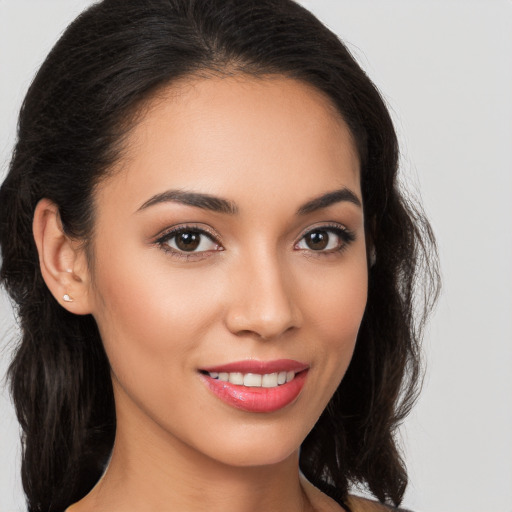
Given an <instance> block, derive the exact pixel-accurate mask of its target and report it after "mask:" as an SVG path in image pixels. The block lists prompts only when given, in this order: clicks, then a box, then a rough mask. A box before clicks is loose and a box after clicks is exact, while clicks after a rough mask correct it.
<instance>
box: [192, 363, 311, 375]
mask: <svg viewBox="0 0 512 512" xmlns="http://www.w3.org/2000/svg"><path fill="white" fill-rule="evenodd" d="M308 367H309V365H307V364H305V363H301V362H300V361H295V360H293V359H276V360H275V361H258V360H255V359H248V360H245V361H234V362H232V363H226V364H220V365H216V366H208V367H205V368H201V370H203V371H205V372H208V373H212V372H216V373H221V372H226V373H235V372H237V373H257V374H261V375H265V374H269V373H278V372H295V373H298V372H301V371H303V370H306V369H307V368H308Z"/></svg>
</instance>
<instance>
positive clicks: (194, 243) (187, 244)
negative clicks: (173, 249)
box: [176, 232, 201, 251]
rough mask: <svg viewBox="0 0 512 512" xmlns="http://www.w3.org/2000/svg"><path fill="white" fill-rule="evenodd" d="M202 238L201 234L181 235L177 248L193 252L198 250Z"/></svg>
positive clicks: (177, 240)
mask: <svg viewBox="0 0 512 512" xmlns="http://www.w3.org/2000/svg"><path fill="white" fill-rule="evenodd" d="M200 237H201V235H200V234H199V233H190V232H189V233H181V234H179V235H178V236H177V237H176V246H177V247H178V249H180V250H182V251H193V250H194V249H197V248H198V246H199V243H200V241H201V239H200Z"/></svg>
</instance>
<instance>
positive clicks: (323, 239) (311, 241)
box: [304, 231, 329, 251]
mask: <svg viewBox="0 0 512 512" xmlns="http://www.w3.org/2000/svg"><path fill="white" fill-rule="evenodd" d="M304 239H305V241H306V245H307V246H308V247H309V248H310V249H312V250H313V251H321V250H323V249H325V248H326V247H327V245H328V244H329V233H328V232H327V231H312V232H311V233H308V234H307V235H306V236H305V237H304Z"/></svg>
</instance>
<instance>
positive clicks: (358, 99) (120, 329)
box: [0, 0, 436, 512]
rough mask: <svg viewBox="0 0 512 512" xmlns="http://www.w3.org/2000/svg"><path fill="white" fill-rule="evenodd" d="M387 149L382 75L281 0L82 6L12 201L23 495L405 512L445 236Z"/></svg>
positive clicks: (21, 161) (5, 240)
mask: <svg viewBox="0 0 512 512" xmlns="http://www.w3.org/2000/svg"><path fill="white" fill-rule="evenodd" d="M397 156H398V148H397V143H396V136H395V133H394V130H393V126H392V123H391V120H390V118H389V114H388V112H387V110H386V108H385V106H384V104H383V102H382V100H381V98H380V96H379V94H378V92H377V90H376V89H375V87H374V86H373V84H372V83H371V82H370V80H369V79H368V78H367V77H366V75H365V74H364V73H363V71H362V70H361V69H360V68H359V67H358V65H357V64H356V63H355V61H354V60H353V59H352V57H351V56H350V55H349V53H348V52H347V50H346V49H345V47H344V46H343V45H342V44H341V43H340V41H339V40H338V39H337V38H336V37H335V36H334V35H333V34H332V33H331V32H329V31H328V30H327V29H326V28H325V27H323V26H322V25H321V24H320V23H319V22H318V21H317V20H316V19H315V18H314V17H313V16H312V15H311V14H310V13H308V12H307V11H306V10H305V9H304V8H302V7H300V6H298V5H297V4H295V3H294V2H292V1H288V0H263V1H262V0H258V1H256V0H254V1H252V0H250V1H248V0H234V1H228V2H226V1H225V0H194V1H191V0H128V1H126V0H123V1H121V0H105V1H103V2H100V3H98V4H97V5H95V6H93V7H92V8H90V9H89V10H88V11H86V12H85V13H83V14H82V15H81V16H80V17H79V18H78V19H77V20H76V21H75V22H74V23H73V24H72V25H71V26H70V27H69V28H68V30H67V31H66V33H65V34H64V35H63V37H62V38H61V40H60V41H59V42H58V43H57V45H56V46H55V48H54V49H53V50H52V52H51V53H50V55H49V56H48V58H47V60H46V62H45V63H44V64H43V66H42V68H41V69H40V71H39V73H38V75H37V77H36V79H35V80H34V82H33V84H32V86H31V87H30V90H29V92H28V94H27V97H26V99H25V102H24V105H23V108H22V111H21V114H20V123H19V134H18V142H17V145H16V148H15V152H14V155H13V159H12V162H11V167H10V171H9V174H8V176H7V179H6V180H5V182H4V184H3V185H2V188H1V191H0V204H1V206H0V208H1V213H0V215H1V219H2V227H1V232H0V243H1V247H2V258H3V262H2V280H3V283H4V285H5V287H6V289H7V290H8V291H9V293H10V294H11V296H12V297H13V299H14V301H15V302H16V303H17V304H18V308H19V318H20V323H21V328H22V340H21V342H20V345H19V349H18V351H17V353H16V356H15V359H14V361H13V363H12V365H11V368H10V379H11V388H12V394H13V398H14V401H15V405H16V409H17V414H18V418H19V420H20V423H21V426H22V429H23V433H24V435H23V446H24V452H23V466H22V478H23V484H24V489H25V492H26V494H27V500H28V505H29V509H30V510H33V511H48V510H52V511H62V510H66V509H67V510H70V511H72V512H75V511H76V512H82V511H91V510H94V511H102V510H109V511H116V510H123V511H125V512H128V511H131V510H134V511H135V510H137V511H139V510H162V511H165V510H190V511H192V510H203V509H205V508H208V509H209V510H216V509H220V508H221V507H222V509H223V510H225V509H226V508H228V509H229V508H232V509H236V510H248V511H249V510H254V509H256V508H257V509H261V508H265V509H268V510H280V511H287V510H317V511H323V510H326V511H327V510H333V511H334V510H353V511H356V510H372V509H373V508H375V507H376V508H375V509H376V510H380V509H381V508H379V507H382V509H383V510H385V509H387V506H398V505H399V504H400V502H401V499H402V496H403V493H404V490H405V487H406V484H407V474H406V471H405V468H404V465H403V463H402V461H401V458H400V455H399V451H398V450H397V447H396V444H395V441H394V437H393V434H394V432H395V429H396V426H397V424H398V423H399V422H400V420H401V419H402V418H403V417H404V415H405V414H406V413H407V412H408V409H409V407H410V405H411V403H412V400H413V398H414V392H415V383H416V381H417V378H418V367H419V366H418V365H419V363H418V343H419V337H420V329H419V328H420V327H421V324H422V320H423V319H424V316H425V315H423V316H422V317H421V318H416V316H415V308H414V306H415V301H414V297H415V295H414V289H415V284H416V282H417V280H418V277H421V276H419V274H418V264H419V263H420V262H421V261H423V262H424V263H425V262H426V260H425V258H424V257H425V256H426V255H427V254H428V251H429V250H430V248H432V247H433V238H432V235H431V232H430V229H429V226H428V223H427V222H426V221H425V220H424V219H423V217H422V216H421V215H420V214H419V213H418V212H417V211H416V210H414V209H413V208H412V207H411V206H410V205H408V203H407V202H406V201H405V199H404V198H403V197H402V195H401V194H400V192H399V190H398V186H397V182H396V172H397ZM434 262H435V259H434ZM430 264H431V267H430V270H429V269H428V268H427V273H426V274H424V275H426V276H430V282H431V283H432V284H433V285H435V270H436V269H435V263H430ZM428 304H429V302H428V301H427V305H428ZM358 484H361V485H366V486H367V487H368V489H369V490H370V491H371V493H373V495H374V496H375V497H376V498H377V499H378V500H379V501H380V502H381V503H382V504H385V505H382V506H379V505H377V504H375V503H370V502H367V501H365V500H361V499H358V498H354V497H352V496H350V495H349V490H350V488H351V486H353V485H358Z"/></svg>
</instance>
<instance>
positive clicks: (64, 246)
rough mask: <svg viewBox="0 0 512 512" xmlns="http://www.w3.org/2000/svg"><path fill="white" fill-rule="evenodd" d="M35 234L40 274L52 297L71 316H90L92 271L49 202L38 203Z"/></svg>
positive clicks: (54, 207)
mask: <svg viewBox="0 0 512 512" xmlns="http://www.w3.org/2000/svg"><path fill="white" fill-rule="evenodd" d="M32 230H33V234H34V240H35V243H36V246H37V251H38V254H39V265H40V268H41V274H42V276H43V279H44V281H45V283H46V285H47V286H48V289H49V290H50V292H51V293H52V295H53V296H54V297H55V299H56V300H57V301H58V302H59V303H60V304H61V305H62V306H63V307H64V308H65V309H67V310H68V311H70V312H71V313H75V314H78V315H84V314H89V313H90V312H91V307H90V306H91V305H90V297H89V271H88V267H87V263H86V258H85V254H84V251H83V249H82V248H80V246H79V244H78V243H77V242H76V241H74V240H72V239H71V238H70V237H69V236H67V235H66V233H65V232H64V229H63V227H62V222H61V219H60V214H59V208H58V207H57V205H56V204H55V203H53V202H52V201H50V200H49V199H41V200H40V201H39V203H38V204H37V206H36V209H35V211H34V219H33V224H32Z"/></svg>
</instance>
